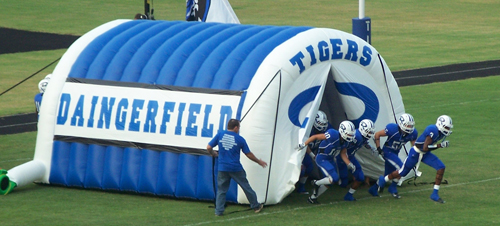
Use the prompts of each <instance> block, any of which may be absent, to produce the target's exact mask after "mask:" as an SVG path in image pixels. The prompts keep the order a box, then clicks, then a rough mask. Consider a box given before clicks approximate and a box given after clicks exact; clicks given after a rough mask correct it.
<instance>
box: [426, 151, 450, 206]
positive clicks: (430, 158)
mask: <svg viewBox="0 0 500 226" xmlns="http://www.w3.org/2000/svg"><path fill="white" fill-rule="evenodd" d="M422 162H423V163H425V164H427V165H429V166H430V167H432V168H434V169H436V180H435V183H434V190H433V191H432V194H431V199H432V200H433V201H436V202H439V203H445V201H443V199H441V197H439V188H440V187H441V181H442V180H443V175H444V170H445V165H444V163H443V162H442V161H441V160H440V159H439V158H438V157H437V156H436V155H434V154H433V153H432V152H429V153H427V154H425V155H424V157H423V158H422Z"/></svg>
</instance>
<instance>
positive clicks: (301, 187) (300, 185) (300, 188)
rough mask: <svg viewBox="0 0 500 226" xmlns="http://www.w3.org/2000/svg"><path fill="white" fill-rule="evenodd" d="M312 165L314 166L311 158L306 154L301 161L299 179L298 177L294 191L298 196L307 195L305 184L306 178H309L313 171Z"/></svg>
mask: <svg viewBox="0 0 500 226" xmlns="http://www.w3.org/2000/svg"><path fill="white" fill-rule="evenodd" d="M313 164H314V162H313V160H312V158H311V156H309V155H307V154H306V155H305V156H304V159H303V160H302V166H301V171H300V177H299V181H298V182H297V187H296V191H297V192H298V193H300V194H309V192H307V191H306V188H305V184H306V182H307V178H308V177H309V175H310V174H311V172H312V170H313V169H314V166H313Z"/></svg>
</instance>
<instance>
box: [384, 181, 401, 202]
mask: <svg viewBox="0 0 500 226" xmlns="http://www.w3.org/2000/svg"><path fill="white" fill-rule="evenodd" d="M387 191H389V193H391V195H392V197H394V198H396V199H400V198H401V196H400V195H399V194H398V189H397V184H396V183H392V184H391V185H390V186H389V189H387Z"/></svg>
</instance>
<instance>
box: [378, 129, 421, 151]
mask: <svg viewBox="0 0 500 226" xmlns="http://www.w3.org/2000/svg"><path fill="white" fill-rule="evenodd" d="M385 134H386V135H387V140H386V141H385V144H384V147H383V149H384V151H390V152H393V153H395V154H398V153H399V150H401V148H402V147H403V145H405V144H406V143H407V142H408V141H413V140H416V139H417V136H418V132H417V129H414V130H413V133H411V134H407V133H402V134H401V133H400V132H399V126H398V125H397V124H396V123H389V124H387V126H386V127H385Z"/></svg>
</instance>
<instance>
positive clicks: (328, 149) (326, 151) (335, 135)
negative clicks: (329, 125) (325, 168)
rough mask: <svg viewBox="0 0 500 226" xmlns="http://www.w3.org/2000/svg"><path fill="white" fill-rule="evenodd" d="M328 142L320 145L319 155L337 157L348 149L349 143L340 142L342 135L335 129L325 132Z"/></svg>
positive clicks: (322, 142) (323, 141) (324, 141)
mask: <svg viewBox="0 0 500 226" xmlns="http://www.w3.org/2000/svg"><path fill="white" fill-rule="evenodd" d="M325 136H326V140H322V141H321V143H320V144H319V149H318V155H328V156H331V157H333V156H335V155H337V154H338V153H340V151H341V150H342V149H344V148H347V146H348V145H349V142H347V141H345V140H340V134H339V132H338V131H337V130H335V129H329V130H327V131H326V132H325Z"/></svg>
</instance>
